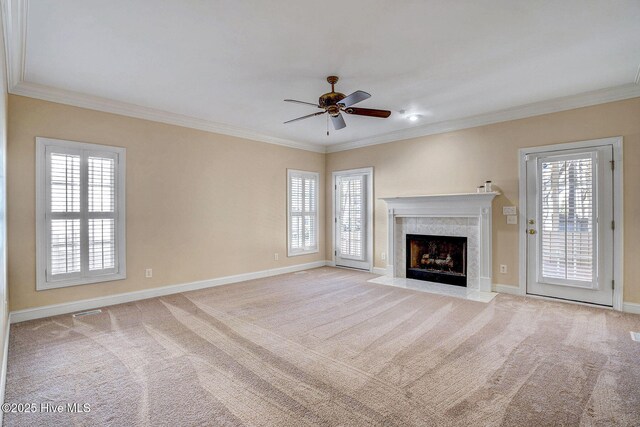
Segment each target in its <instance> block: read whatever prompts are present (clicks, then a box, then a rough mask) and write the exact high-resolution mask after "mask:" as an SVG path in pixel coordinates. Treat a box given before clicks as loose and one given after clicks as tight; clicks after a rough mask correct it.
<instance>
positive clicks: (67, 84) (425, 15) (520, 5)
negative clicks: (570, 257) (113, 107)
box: [14, 0, 640, 145]
mask: <svg viewBox="0 0 640 427" xmlns="http://www.w3.org/2000/svg"><path fill="white" fill-rule="evenodd" d="M16 1H17V2H18V3H19V2H20V1H19V0H14V3H15V2H16ZM26 17H27V19H26V30H25V34H26V38H25V39H26V43H25V46H26V47H25V50H24V68H23V70H22V80H23V81H24V82H26V83H32V84H38V85H44V86H47V87H51V88H55V89H62V90H64V91H73V92H78V93H81V94H86V95H92V96H97V97H102V98H106V99H108V100H113V101H119V102H124V103H130V104H135V105H138V106H143V107H148V108H153V109H158V110H163V111H167V112H171V113H177V114H180V115H184V116H189V117H192V118H197V119H203V120H206V121H209V122H214V123H217V124H221V125H228V126H229V128H234V129H237V128H239V129H243V130H246V131H251V132H253V133H255V134H259V135H265V136H267V137H272V138H281V139H283V140H289V141H295V142H298V143H311V144H322V145H328V144H336V143H345V142H350V141H362V140H365V141H366V140H367V139H374V138H379V137H380V135H385V134H388V133H390V132H396V133H398V132H402V131H403V130H404V129H407V128H410V127H413V126H417V127H425V126H426V127H428V126H430V125H433V124H434V123H435V124H437V123H440V122H448V121H452V120H459V119H463V118H466V117H470V116H476V115H480V114H486V113H489V112H494V111H498V110H505V109H509V108H513V107H517V106H522V105H526V104H531V103H539V102H541V101H545V100H550V99H555V98H560V97H567V96H571V95H575V94H581V93H584V92H590V91H594V90H599V89H604V88H613V87H619V86H621V85H627V86H625V87H630V85H632V84H633V83H634V80H635V79H636V76H637V73H638V66H639V65H640V24H639V23H640V1H638V0H630V1H624V0H616V1H611V0H602V1H588V0H563V1H557V0H548V1H530V0H519V1H514V0H502V1H501V0H471V1H450V0H437V1H436V0H433V1H391V0H389V1H381V0H377V1H374V0H342V1H333V0H325V1H322V2H320V1H301V0H271V1H264V0H230V1H196V0H191V1H186V0H173V1H170V0H165V1H159V0H126V1H119V0H118V1H116V0H112V1H102V0H37V1H30V2H29V3H28V10H27V12H26ZM330 74H336V75H338V76H340V82H339V83H338V85H337V88H336V89H337V90H339V91H341V92H343V93H345V94H349V93H351V92H353V91H355V90H357V89H360V90H364V91H367V92H369V93H371V94H372V97H371V98H370V99H368V100H366V101H364V102H362V103H361V104H358V106H361V107H369V108H383V109H389V110H392V111H393V113H392V116H391V117H390V118H389V119H386V120H383V119H376V118H366V117H356V116H347V117H346V121H347V124H348V126H347V128H345V129H343V130H340V131H333V129H331V135H330V136H328V137H327V135H326V130H325V129H326V118H325V117H326V116H320V117H314V118H311V119H308V120H304V121H299V122H296V123H291V124H287V125H285V124H283V123H282V122H284V121H285V120H288V119H292V118H295V117H298V116H302V115H305V114H309V113H312V112H316V111H317V110H315V109H314V108H313V107H306V106H303V105H296V104H288V103H285V102H283V101H282V100H283V99H285V98H294V99H299V100H303V101H308V102H316V101H317V98H318V96H319V95H321V94H322V93H324V92H327V91H328V89H329V85H328V84H327V83H326V81H325V78H326V76H327V75H330ZM636 96H638V95H636ZM400 110H405V111H406V112H407V113H417V114H421V115H422V116H423V118H422V120H420V121H418V122H416V123H411V122H409V121H407V120H406V119H405V118H404V117H403V115H402V114H400V113H399V111H400ZM400 134H401V133H399V135H400Z"/></svg>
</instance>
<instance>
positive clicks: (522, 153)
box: [517, 136, 624, 311]
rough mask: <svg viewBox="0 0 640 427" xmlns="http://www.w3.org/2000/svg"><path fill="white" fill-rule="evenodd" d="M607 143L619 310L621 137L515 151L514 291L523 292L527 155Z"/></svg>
mask: <svg viewBox="0 0 640 427" xmlns="http://www.w3.org/2000/svg"><path fill="white" fill-rule="evenodd" d="M602 146H611V147H612V148H613V161H614V165H615V167H614V169H613V220H614V222H615V228H614V230H613V278H614V280H615V286H614V289H613V309H614V310H617V311H622V309H623V286H624V268H623V263H624V240H623V238H624V223H623V213H624V211H623V207H624V206H623V202H624V200H623V199H624V193H623V191H622V190H623V176H624V174H623V168H622V167H623V164H622V137H621V136H617V137H612V138H602V139H591V140H587V141H576V142H568V143H564V144H551V145H543V146H538V147H527V148H521V149H520V150H518V177H519V211H520V212H519V215H518V216H519V218H518V219H519V221H520V222H519V226H518V230H519V232H520V238H519V270H520V271H519V282H520V283H519V284H518V292H517V293H518V294H520V295H526V294H527V234H526V230H527V176H526V173H527V168H526V158H527V155H529V154H536V153H541V152H546V151H559V150H575V149H580V148H592V147H602Z"/></svg>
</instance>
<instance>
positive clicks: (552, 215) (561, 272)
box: [539, 152, 598, 286]
mask: <svg viewBox="0 0 640 427" xmlns="http://www.w3.org/2000/svg"><path fill="white" fill-rule="evenodd" d="M596 163H597V162H596V153H595V152H592V153H581V154H574V155H565V156H554V157H550V158H542V159H540V160H539V176H540V179H541V186H540V188H541V198H540V207H539V209H540V218H541V227H540V234H541V235H540V239H541V242H540V243H541V244H540V255H539V256H540V261H541V262H540V263H539V264H540V270H541V271H540V274H541V276H542V277H543V278H544V279H547V280H550V281H556V282H558V281H559V282H560V283H564V284H569V285H571V284H573V285H578V286H589V285H593V286H596V285H597V273H598V272H597V268H596V266H597V247H598V245H597V242H596V240H597V234H596V228H595V227H596V226H597V205H596V202H597V201H596V196H595V194H596Z"/></svg>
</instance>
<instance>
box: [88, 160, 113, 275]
mask: <svg viewBox="0 0 640 427" xmlns="http://www.w3.org/2000/svg"><path fill="white" fill-rule="evenodd" d="M116 161H117V158H116V156H115V155H114V154H111V153H93V154H88V155H87V173H88V179H87V190H88V191H87V193H88V209H87V211H88V212H87V221H88V223H87V227H88V252H89V253H88V269H89V272H90V273H91V274H106V273H109V272H112V271H114V270H115V267H116V221H117V215H116Z"/></svg>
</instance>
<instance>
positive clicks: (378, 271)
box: [372, 267, 387, 276]
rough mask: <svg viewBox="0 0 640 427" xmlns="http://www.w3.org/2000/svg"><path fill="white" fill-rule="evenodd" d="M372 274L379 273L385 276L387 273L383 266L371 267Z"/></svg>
mask: <svg viewBox="0 0 640 427" xmlns="http://www.w3.org/2000/svg"><path fill="white" fill-rule="evenodd" d="M372 273H373V274H379V275H381V276H386V275H387V269H386V268H383V267H373V271H372Z"/></svg>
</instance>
